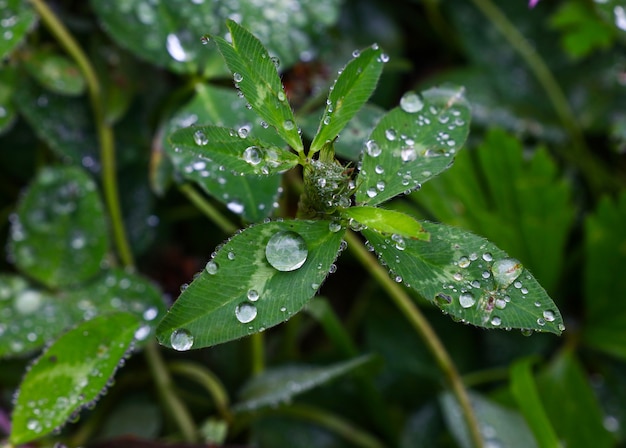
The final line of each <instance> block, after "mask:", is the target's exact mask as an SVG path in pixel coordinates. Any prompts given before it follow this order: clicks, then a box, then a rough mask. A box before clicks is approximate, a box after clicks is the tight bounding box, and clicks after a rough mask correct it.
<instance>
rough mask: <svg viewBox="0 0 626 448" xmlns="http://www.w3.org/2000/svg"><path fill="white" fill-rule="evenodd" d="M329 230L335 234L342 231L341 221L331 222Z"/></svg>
mask: <svg viewBox="0 0 626 448" xmlns="http://www.w3.org/2000/svg"><path fill="white" fill-rule="evenodd" d="M328 230H330V231H331V232H333V233H337V232H339V231H340V230H341V223H340V222H339V221H331V222H329V223H328Z"/></svg>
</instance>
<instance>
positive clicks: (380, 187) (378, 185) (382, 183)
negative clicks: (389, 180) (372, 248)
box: [376, 180, 385, 191]
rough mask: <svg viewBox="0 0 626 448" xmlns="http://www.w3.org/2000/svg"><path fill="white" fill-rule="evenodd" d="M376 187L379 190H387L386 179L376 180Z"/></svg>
mask: <svg viewBox="0 0 626 448" xmlns="http://www.w3.org/2000/svg"><path fill="white" fill-rule="evenodd" d="M376 189H377V190H378V191H384V190H385V181H384V180H379V181H378V182H376Z"/></svg>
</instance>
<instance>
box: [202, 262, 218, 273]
mask: <svg viewBox="0 0 626 448" xmlns="http://www.w3.org/2000/svg"><path fill="white" fill-rule="evenodd" d="M218 268H219V266H218V265H217V263H216V262H214V261H213V260H211V261H209V262H208V263H207V264H206V268H205V269H206V271H207V272H208V273H209V274H211V275H215V274H217V270H218Z"/></svg>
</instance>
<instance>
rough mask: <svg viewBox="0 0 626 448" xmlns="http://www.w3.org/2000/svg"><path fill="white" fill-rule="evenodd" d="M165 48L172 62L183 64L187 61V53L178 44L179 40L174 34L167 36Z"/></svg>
mask: <svg viewBox="0 0 626 448" xmlns="http://www.w3.org/2000/svg"><path fill="white" fill-rule="evenodd" d="M165 47H166V48H167V52H168V53H169V54H170V56H171V57H172V58H173V59H174V60H176V61H178V62H184V61H186V60H187V58H188V55H187V52H186V51H185V49H184V48H183V46H182V44H181V43H180V39H179V37H178V36H177V35H176V34H174V33H170V34H168V35H167V40H166V42H165Z"/></svg>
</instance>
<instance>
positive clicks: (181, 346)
mask: <svg viewBox="0 0 626 448" xmlns="http://www.w3.org/2000/svg"><path fill="white" fill-rule="evenodd" d="M170 344H171V346H172V348H173V349H174V350H178V351H179V352H184V351H185V350H189V349H190V348H191V346H192V345H193V335H192V334H191V333H190V332H189V330H186V329H184V328H179V329H178V330H174V331H173V332H172V335H171V336H170Z"/></svg>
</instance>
